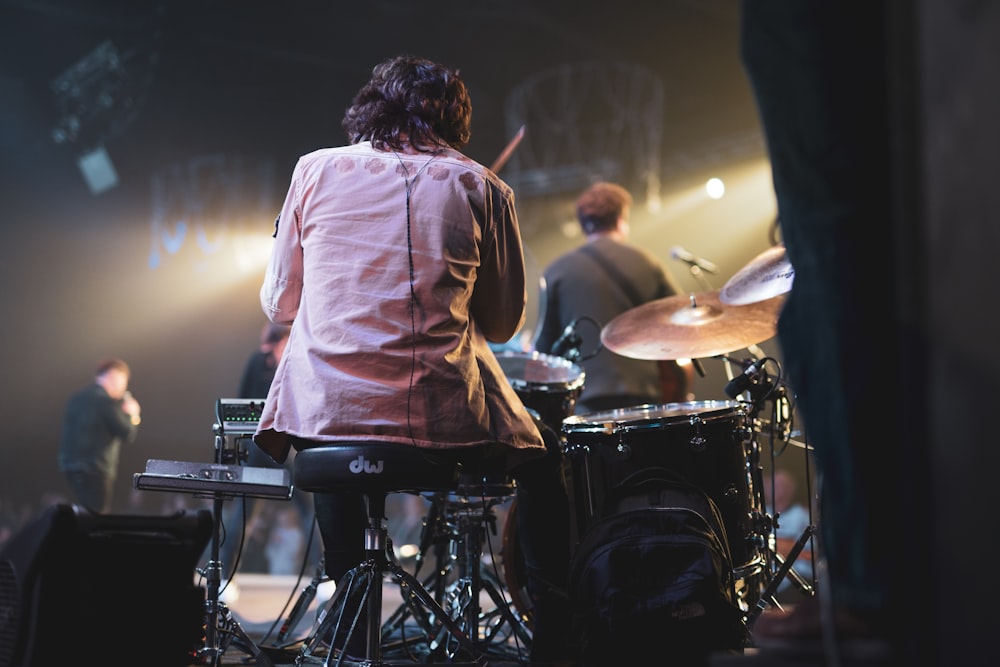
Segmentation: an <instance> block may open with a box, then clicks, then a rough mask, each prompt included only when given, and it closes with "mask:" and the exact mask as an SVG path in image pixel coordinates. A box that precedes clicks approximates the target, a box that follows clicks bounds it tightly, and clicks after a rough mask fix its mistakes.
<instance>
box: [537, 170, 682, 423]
mask: <svg viewBox="0 0 1000 667" xmlns="http://www.w3.org/2000/svg"><path fill="white" fill-rule="evenodd" d="M631 209H632V195H631V194H630V193H629V192H628V191H627V190H626V189H625V188H623V187H622V186H621V185H618V184H617V183H609V182H598V183H594V184H593V185H591V186H589V187H588V188H587V189H585V190H584V191H583V192H582V193H581V194H580V195H579V197H578V199H577V200H576V217H577V221H578V222H579V223H580V227H581V229H582V230H583V233H584V236H585V237H586V242H585V243H584V244H583V245H581V246H579V247H577V248H574V249H572V250H570V251H569V252H567V253H565V254H563V255H561V256H560V257H558V258H556V259H555V260H554V261H553V262H552V263H551V264H549V265H548V267H546V269H545V271H544V278H545V294H544V299H545V303H544V307H543V312H544V317H543V318H542V320H541V322H540V324H539V331H538V336H537V339H536V341H535V349H536V350H537V351H538V352H542V353H546V354H553V355H556V356H562V357H566V358H567V359H570V360H571V361H573V362H574V363H576V364H578V365H580V366H581V367H582V368H583V370H584V372H585V374H586V382H585V383H584V386H583V389H582V390H581V392H580V396H579V397H578V398H577V401H576V414H586V413H590V412H600V411H604V410H613V409H618V408H627V407H632V406H636V405H642V404H645V403H657V404H658V403H675V402H681V401H689V400H693V398H694V396H693V394H692V393H691V387H692V386H693V381H694V369H693V367H692V366H691V365H690V364H685V365H681V364H678V362H677V361H674V360H666V361H649V360H643V359H631V358H628V357H624V356H622V355H619V354H616V353H614V352H612V351H610V350H608V349H606V348H602V347H601V344H600V337H601V328H602V327H604V326H605V325H606V324H608V322H610V321H611V320H612V319H614V318H615V317H617V316H618V315H620V314H622V313H624V312H625V311H627V310H630V309H632V308H635V307H636V306H639V305H642V304H644V303H648V302H650V301H654V300H657V299H662V298H666V297H670V296H674V295H677V294H680V293H681V288H680V286H679V285H678V283H677V281H676V279H675V278H674V277H673V276H671V275H670V273H669V272H668V270H667V269H666V267H665V266H664V265H663V264H662V263H661V262H660V261H659V260H658V259H657V258H656V257H654V256H653V255H652V254H651V253H649V252H647V251H646V250H644V249H643V248H640V247H638V246H636V245H634V244H632V243H631V242H630V241H629V215H630V213H631Z"/></svg>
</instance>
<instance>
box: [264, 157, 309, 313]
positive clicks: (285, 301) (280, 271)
mask: <svg viewBox="0 0 1000 667" xmlns="http://www.w3.org/2000/svg"><path fill="white" fill-rule="evenodd" d="M301 191H302V161H301V160H300V161H299V162H298V163H297V164H296V165H295V170H294V171H293V173H292V180H291V184H290V185H289V187H288V194H287V195H286V196H285V202H284V204H282V207H281V213H279V214H278V219H277V220H275V222H274V245H273V246H272V248H271V257H270V259H269V261H268V265H267V270H266V271H265V273H264V284H263V285H261V288H260V305H261V308H262V309H263V311H264V314H265V315H266V316H267V318H268V319H269V320H271V321H272V322H276V323H279V324H291V323H292V321H293V320H294V319H295V316H296V314H298V311H299V302H300V301H301V299H302V264H303V257H302V205H301V201H302V198H301Z"/></svg>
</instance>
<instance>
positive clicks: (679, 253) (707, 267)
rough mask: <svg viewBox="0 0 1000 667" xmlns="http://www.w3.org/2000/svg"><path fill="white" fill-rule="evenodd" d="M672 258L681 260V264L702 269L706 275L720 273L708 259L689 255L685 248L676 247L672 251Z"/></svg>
mask: <svg viewBox="0 0 1000 667" xmlns="http://www.w3.org/2000/svg"><path fill="white" fill-rule="evenodd" d="M670 257H671V259H676V260H679V261H681V262H684V263H685V264H687V265H688V266H697V267H698V268H699V269H701V270H702V271H704V272H705V273H718V272H719V267H717V266H716V265H715V264H712V263H711V262H710V261H708V260H707V259H702V258H701V257H698V256H697V255H692V254H691V253H689V252H688V251H687V250H685V249H684V248H682V247H680V246H679V245H675V246H674V247H673V248H671V249H670Z"/></svg>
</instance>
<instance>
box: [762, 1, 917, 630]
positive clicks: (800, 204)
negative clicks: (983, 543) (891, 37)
mask: <svg viewBox="0 0 1000 667" xmlns="http://www.w3.org/2000/svg"><path fill="white" fill-rule="evenodd" d="M884 11H885V10H884V6H883V4H882V3H881V2H874V3H872V2H868V1H867V0H866V1H865V2H855V1H853V0H851V1H850V2H845V3H809V2H807V3H801V2H798V1H796V0H793V1H789V2H773V1H771V0H768V1H757V0H747V1H746V2H744V4H743V45H742V49H743V51H742V53H743V59H744V63H745V65H746V67H747V71H748V73H749V75H750V80H751V83H752V85H753V88H754V92H755V94H756V96H757V101H758V108H759V110H760V115H761V119H762V122H763V125H764V129H765V134H766V137H767V146H768V151H769V153H770V158H771V164H772V171H773V177H774V187H775V192H776V195H777V200H778V211H779V217H780V220H781V231H782V236H783V240H784V243H785V246H786V248H787V252H788V257H789V260H790V262H791V264H792V266H793V267H794V269H795V280H794V284H793V287H792V290H791V292H790V294H789V296H788V299H787V302H786V304H785V306H784V309H783V311H782V313H781V316H780V319H779V325H778V334H779V340H780V343H781V345H782V352H783V355H784V365H785V371H786V373H787V377H788V378H789V382H790V383H791V385H792V388H793V390H794V391H795V393H796V400H797V402H798V404H799V408H800V410H801V413H802V416H803V419H804V422H805V429H806V433H807V435H808V440H809V442H810V444H812V445H813V447H814V450H815V454H816V459H817V466H818V469H819V474H820V514H819V526H818V527H819V533H820V549H821V552H822V554H823V555H824V556H825V560H826V563H827V565H828V572H827V575H826V576H828V577H829V584H830V587H829V590H830V591H831V593H832V598H833V600H832V602H833V605H834V606H835V607H836V608H837V609H838V610H840V611H850V612H852V613H854V614H855V615H856V616H860V617H862V618H863V619H864V620H865V621H868V622H872V623H874V622H876V621H877V620H878V619H876V618H874V617H875V616H878V615H880V613H881V612H883V611H884V610H885V609H886V605H887V604H888V602H889V595H890V584H891V577H892V574H893V567H892V566H893V563H892V558H893V554H897V553H898V551H897V545H898V544H899V540H898V538H899V536H898V535H896V534H894V533H893V527H894V525H895V521H894V515H895V511H896V508H895V507H894V506H893V504H892V499H895V498H898V496H897V495H894V493H893V491H894V490H895V484H897V483H898V481H897V479H896V478H895V477H893V467H892V457H893V452H895V451H896V450H897V447H896V446H895V445H894V444H893V443H890V442H885V441H884V439H879V440H876V439H875V438H874V436H873V432H872V430H871V426H870V419H871V414H870V410H871V408H872V406H876V405H880V406H881V407H883V408H886V409H888V412H889V414H892V415H897V414H899V412H898V410H897V408H896V405H897V403H896V402H897V401H898V400H899V398H898V392H897V393H889V394H888V395H887V392H885V391H882V390H881V389H880V387H882V386H883V384H884V382H885V379H886V377H887V376H888V377H890V378H892V377H895V376H894V375H893V373H894V370H895V363H896V358H895V356H894V355H893V354H892V353H891V351H892V350H894V349H895V346H894V344H893V340H894V338H895V337H896V327H895V322H894V319H893V316H892V315H893V313H892V307H891V304H890V303H887V301H886V300H885V298H884V295H885V294H887V293H889V294H891V293H892V292H893V290H892V287H893V283H894V279H895V274H894V270H893V266H892V265H891V254H892V253H891V247H892V220H891V217H890V216H891V206H890V198H891V187H890V186H891V182H890V181H891V179H890V173H889V154H890V153H889V151H890V143H889V142H890V134H889V129H890V128H889V125H888V118H889V116H888V89H889V86H888V84H887V81H886V75H885V72H886V51H885V38H886V37H885V29H886V25H885V21H884V18H885V17H884ZM846 35H851V38H850V39H849V40H848V39H845V36H846ZM887 401H888V404H887ZM890 437H891V436H890ZM886 498H889V499H890V502H886V500H885V499H886ZM820 590H821V591H822V590H823V587H822V586H821V587H820ZM762 620H763V619H762ZM758 628H759V630H760V631H764V630H765V628H767V624H766V623H760V624H758ZM813 629H816V628H813Z"/></svg>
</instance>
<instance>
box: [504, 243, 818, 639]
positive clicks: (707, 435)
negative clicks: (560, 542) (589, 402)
mask: <svg viewBox="0 0 1000 667" xmlns="http://www.w3.org/2000/svg"><path fill="white" fill-rule="evenodd" d="M793 277H794V271H793V269H792V267H791V264H790V263H789V262H788V260H787V259H786V257H785V251H784V247H783V246H780V245H779V246H774V247H771V248H769V249H768V250H766V251H765V252H763V253H761V254H760V255H758V256H757V257H755V258H754V259H753V260H752V261H751V262H750V263H749V264H747V265H746V266H744V267H743V268H742V269H741V270H739V271H738V272H737V273H736V274H735V275H733V276H732V278H731V279H730V280H729V281H728V282H727V283H726V285H725V286H724V287H723V288H722V289H721V290H714V291H706V292H703V293H695V294H690V295H678V296H671V297H667V298H664V299H660V300H657V301H652V302H649V303H646V304H643V305H640V306H638V307H635V308H632V309H631V310H628V311H626V312H624V313H623V314H621V315H619V316H618V317H616V318H615V319H613V320H611V321H610V322H608V323H607V324H606V325H605V326H604V327H603V329H602V330H601V342H602V344H603V345H604V347H606V348H608V349H609V350H611V351H612V352H615V353H617V354H620V355H622V356H626V357H630V358H634V359H646V360H676V359H682V358H689V359H699V358H708V357H720V356H721V357H722V358H723V359H727V360H728V357H725V356H724V355H726V354H727V353H731V352H733V351H737V350H741V349H744V348H748V349H752V348H753V347H754V346H756V345H757V344H758V343H761V342H764V341H766V340H768V339H770V338H772V337H773V336H774V335H775V334H776V333H777V322H778V317H779V315H780V311H781V307H782V305H783V303H784V300H785V295H786V293H787V292H788V291H789V290H790V289H791V284H792V280H793ZM497 358H498V360H499V361H500V364H501V367H502V368H503V370H504V372H505V373H506V375H507V377H508V379H509V381H510V382H511V384H512V386H513V387H514V389H515V391H516V392H517V393H518V395H519V396H520V397H521V399H522V402H523V403H524V404H525V406H526V407H527V408H528V409H529V411H533V412H534V413H535V414H536V415H537V416H538V417H540V418H541V419H542V420H543V422H544V423H546V424H547V425H549V426H551V427H552V428H553V429H554V430H555V431H556V432H557V433H561V434H562V447H563V452H564V454H565V456H564V459H565V470H566V477H567V487H568V489H569V490H570V494H571V510H572V512H573V514H574V517H573V524H574V525H573V530H574V532H575V537H576V538H579V537H580V536H582V535H584V534H585V533H586V532H587V531H588V530H589V529H590V528H591V527H592V526H593V524H594V523H595V522H596V521H597V520H599V519H600V518H601V507H602V504H603V500H604V498H605V496H606V495H607V494H608V492H609V490H610V489H612V488H614V487H615V486H616V485H617V484H619V483H621V482H622V480H623V479H624V478H626V477H627V476H629V475H634V474H635V473H636V472H637V471H641V470H642V469H643V468H647V467H660V468H668V469H671V470H673V471H674V472H677V473H679V474H680V475H681V476H682V477H684V478H685V479H686V480H687V481H689V482H691V483H693V484H695V485H697V486H699V487H700V488H701V489H703V490H704V491H705V492H706V493H707V495H708V496H709V497H710V498H711V499H712V500H713V501H715V503H716V505H717V506H718V507H719V510H720V514H721V515H722V518H723V520H724V523H725V531H726V535H727V536H728V537H727V539H728V541H729V547H730V551H731V554H732V562H733V566H734V579H735V580H737V581H739V582H741V584H740V588H739V590H738V596H739V598H740V600H741V606H742V607H744V611H746V612H748V618H750V619H751V620H752V615H753V613H755V612H756V611H757V610H756V609H754V607H757V608H758V609H759V608H761V607H760V605H761V603H762V601H763V602H766V601H768V599H769V596H770V595H771V594H772V593H773V589H774V588H776V584H777V582H776V581H773V579H774V570H775V563H776V562H777V563H780V564H782V565H783V564H784V559H782V558H781V557H780V556H779V557H777V560H776V558H775V554H774V552H773V548H771V547H769V545H770V544H772V541H771V540H770V539H769V538H770V534H771V532H772V528H773V520H772V517H770V516H768V515H767V513H766V507H765V502H764V498H763V481H762V479H761V474H762V473H761V465H760V461H759V457H760V448H759V445H758V442H757V438H756V437H755V436H756V433H758V432H759V431H760V421H761V420H759V419H757V416H758V415H757V411H758V410H759V405H760V402H762V401H758V400H756V398H755V396H754V395H751V396H750V398H751V400H749V401H747V400H708V401H690V402H685V403H670V404H662V405H639V406H635V407H633V408H626V409H617V410H609V411H605V412H599V413H594V414H579V415H577V414H574V409H575V406H576V400H577V398H578V397H579V395H580V393H581V391H582V389H583V386H584V384H585V380H586V378H585V373H584V371H583V369H582V368H581V367H579V366H577V365H576V364H574V363H572V362H571V361H568V360H566V359H564V358H562V357H555V356H551V355H546V354H541V353H538V352H526V353H517V352H505V353H500V354H498V355H497ZM727 393H729V392H728V387H727ZM731 396H732V394H731ZM515 516H516V504H515V505H514V506H512V507H511V510H510V511H509V512H508V517H507V521H506V524H505V536H504V544H503V553H504V554H505V559H504V570H505V572H504V574H505V579H506V583H507V585H508V588H509V589H510V590H511V593H512V597H513V602H514V605H515V607H517V609H518V611H519V612H521V613H522V614H523V615H526V616H528V617H529V618H530V615H531V609H530V608H527V607H526V606H525V605H524V602H523V599H522V598H519V597H518V596H517V595H516V594H515V593H516V590H517V589H518V588H519V587H521V586H522V585H523V581H524V572H523V563H521V562H520V559H519V558H518V557H517V552H518V548H519V545H518V544H517V542H516V539H517V538H516V526H515V525H514V517H515ZM796 555H797V554H796ZM785 569H786V568H779V569H778V573H779V576H784V572H783V570H785ZM772 584H773V585H772ZM804 592H807V593H808V592H809V591H804Z"/></svg>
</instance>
